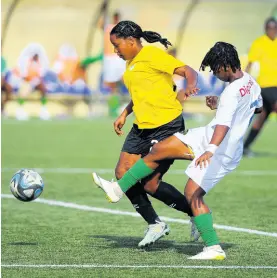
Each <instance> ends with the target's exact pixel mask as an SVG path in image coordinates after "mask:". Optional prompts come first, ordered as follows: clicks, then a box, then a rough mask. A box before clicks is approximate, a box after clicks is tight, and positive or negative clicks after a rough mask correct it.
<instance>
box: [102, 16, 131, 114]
mask: <svg viewBox="0 0 277 278" xmlns="http://www.w3.org/2000/svg"><path fill="white" fill-rule="evenodd" d="M120 20H121V15H120V13H119V12H118V11H117V12H115V13H114V14H113V20H112V23H110V24H106V23H104V59H103V82H104V84H105V85H106V86H107V87H108V88H109V90H110V93H111V96H110V98H109V100H108V105H109V114H110V116H112V117H117V116H118V113H119V111H118V110H119V107H120V100H119V90H120V87H121V86H122V76H123V73H124V71H125V68H126V62H125V61H124V60H123V59H121V58H120V57H118V55H117V54H116V53H115V52H114V46H113V45H112V43H111V42H110V32H111V30H112V29H113V27H114V26H115V25H116V24H117V23H119V21H120Z"/></svg>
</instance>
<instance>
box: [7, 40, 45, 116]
mask: <svg viewBox="0 0 277 278" xmlns="http://www.w3.org/2000/svg"><path fill="white" fill-rule="evenodd" d="M48 69H49V61H48V57H47V55H46V52H45V50H44V48H43V47H42V45H40V44H38V43H30V44H28V45H27V46H26V47H25V48H24V49H23V51H22V52H21V54H20V56H19V58H18V63H17V67H16V68H15V69H13V70H12V71H10V72H9V74H8V76H7V82H8V84H9V85H10V86H11V87H12V89H13V91H15V92H17V91H18V90H19V89H20V87H21V85H22V81H26V82H27V83H28V84H29V85H30V87H31V91H33V90H38V91H39V92H40V94H41V104H42V106H41V111H40V118H41V119H43V120H48V119H49V118H50V114H49V112H48V110H47V107H46V103H47V99H46V93H47V90H46V87H45V84H44V81H43V77H44V75H45V74H46V72H47V71H48ZM18 102H19V105H20V106H19V108H18V109H17V111H16V118H17V119H19V120H26V119H28V114H27V112H26V111H25V110H24V108H23V104H24V102H25V101H24V99H23V98H22V97H20V96H19V97H18Z"/></svg>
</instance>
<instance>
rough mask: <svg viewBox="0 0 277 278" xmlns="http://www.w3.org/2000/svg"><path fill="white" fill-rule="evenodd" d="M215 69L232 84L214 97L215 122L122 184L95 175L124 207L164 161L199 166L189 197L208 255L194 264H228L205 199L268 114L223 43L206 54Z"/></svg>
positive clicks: (161, 151) (160, 147)
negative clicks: (257, 116) (127, 196)
mask: <svg viewBox="0 0 277 278" xmlns="http://www.w3.org/2000/svg"><path fill="white" fill-rule="evenodd" d="M206 67H210V69H211V70H212V72H213V74H214V75H215V76H216V77H217V78H219V79H220V80H222V81H225V82H229V83H230V84H229V85H228V86H227V87H226V88H225V89H224V91H223V92H222V94H221V96H220V99H219V101H218V104H217V98H215V97H208V98H207V105H208V106H209V107H210V108H212V109H213V108H216V107H217V112H216V115H215V117H214V118H213V120H212V121H211V122H210V123H209V124H208V125H207V126H204V127H200V128H194V129H191V130H189V131H188V132H187V133H186V134H181V133H176V134H174V135H173V136H171V137H169V138H166V139H165V140H163V141H161V142H159V143H156V144H155V145H154V146H153V148H152V150H151V152H150V153H149V154H148V155H147V156H145V157H144V158H143V159H140V160H138V161H137V162H136V163H135V164H134V165H133V167H132V168H130V169H129V170H128V172H126V173H125V175H124V176H123V177H122V178H121V179H120V180H118V181H117V182H112V183H111V182H108V181H105V180H104V179H101V178H100V177H99V176H98V175H97V174H95V173H94V174H93V176H94V180H95V182H96V183H97V185H98V186H99V187H100V188H102V189H103V190H104V191H105V193H106V195H107V196H108V198H109V199H110V201H112V202H118V201H119V200H120V198H121V197H122V196H123V193H124V192H126V190H128V189H129V188H130V187H131V186H132V185H133V184H135V183H136V182H137V181H138V180H140V179H142V178H144V177H145V176H147V175H149V174H151V173H152V172H153V171H154V169H156V168H157V167H158V166H159V164H160V163H161V161H162V160H164V159H173V158H174V159H190V160H193V161H192V162H191V163H190V165H189V166H188V167H187V169H186V174H187V175H188V177H189V180H188V181H187V184H186V187H185V196H186V198H187V200H188V204H189V205H190V208H188V209H191V210H192V213H193V215H194V222H195V225H196V227H197V229H198V231H199V232H200V234H201V237H202V239H203V241H204V243H205V245H206V246H205V248H204V250H203V251H202V252H201V253H199V254H198V255H196V256H193V257H190V259H197V260H223V259H225V258H226V254H225V252H224V251H223V250H222V248H221V246H220V245H219V239H218V237H217V234H216V232H215V230H214V228H213V220H212V215H211V212H210V209H209V208H208V206H207V205H206V204H205V203H204V200H203V197H204V196H205V195H206V194H207V193H208V192H209V191H210V190H211V189H212V188H213V187H214V186H215V185H216V184H217V183H218V182H219V181H220V180H221V179H222V178H223V177H224V176H225V175H227V174H228V173H230V172H231V171H233V170H234V169H235V168H236V167H237V166H238V164H239V162H240V160H241V158H242V154H243V137H244V134H245V133H246V130H247V128H248V126H249V124H250V122H251V119H252V117H253V115H254V113H260V112H261V109H262V97H261V89H260V87H259V85H258V84H257V83H256V81H255V80H254V79H253V78H252V77H251V76H250V75H249V74H248V73H246V72H243V71H242V70H241V66H240V61H239V58H238V54H237V51H236V49H235V47H234V46H233V45H231V44H228V43H225V42H217V43H216V44H215V45H214V46H213V47H212V48H211V49H210V51H209V52H208V53H207V54H206V56H205V58H204V60H203V61H202V63H201V67H200V68H201V69H202V70H205V68H206Z"/></svg>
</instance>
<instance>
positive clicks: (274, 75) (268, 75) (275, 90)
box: [244, 18, 277, 156]
mask: <svg viewBox="0 0 277 278" xmlns="http://www.w3.org/2000/svg"><path fill="white" fill-rule="evenodd" d="M276 36H277V21H276V20H275V19H274V18H269V19H268V20H267V21H266V22H265V34H264V35H263V36H261V37H259V38H257V39H256V40H255V41H254V42H253V44H252V46H251V48H250V51H249V54H248V61H249V63H248V65H247V67H246V72H249V71H250V70H251V67H252V64H253V62H259V64H260V73H259V76H258V78H257V82H258V83H259V85H260V86H261V88H262V91H261V94H262V97H263V112H262V113H261V114H259V115H258V116H257V118H256V120H255V122H254V124H253V126H252V128H251V130H250V133H249V134H248V137H247V139H246V141H245V143H244V155H246V156H253V155H254V153H253V152H252V151H251V150H250V145H251V144H252V143H253V141H254V140H255V138H256V137H257V135H258V134H259V132H260V130H261V129H262V127H263V125H264V123H265V122H266V120H267V119H268V116H269V115H270V113H271V112H274V111H275V112H277V38H276Z"/></svg>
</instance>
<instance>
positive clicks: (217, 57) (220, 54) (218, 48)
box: [200, 42, 241, 73]
mask: <svg viewBox="0 0 277 278" xmlns="http://www.w3.org/2000/svg"><path fill="white" fill-rule="evenodd" d="M228 66H230V67H231V69H232V71H233V72H234V73H235V72H236V70H237V69H239V70H240V69H241V66H240V60H239V57H238V53H237V50H236V48H235V47H234V46H233V45H232V44H230V43H227V42H217V43H216V44H215V45H214V46H213V47H212V48H211V49H210V50H209V52H208V53H207V54H206V56H205V58H204V59H203V61H202V63H201V66H200V70H203V71H204V70H205V68H206V67H210V69H211V71H213V72H214V73H217V72H218V71H219V69H220V68H221V67H224V70H225V71H226V68H227V67H228Z"/></svg>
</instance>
